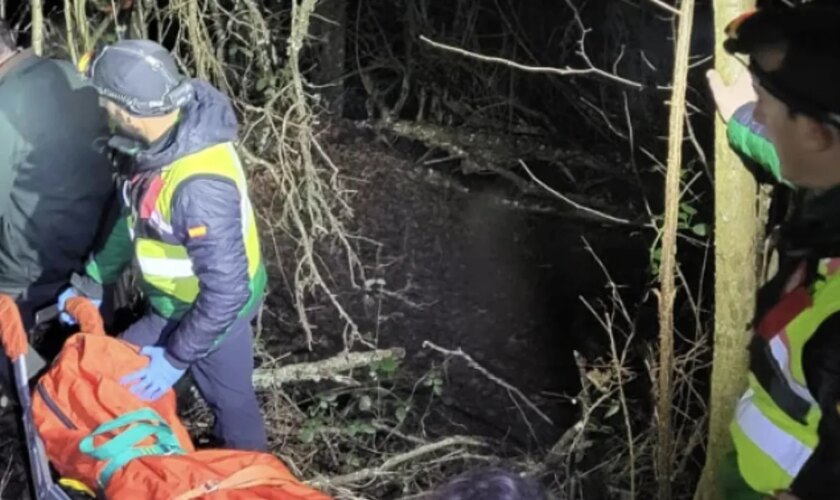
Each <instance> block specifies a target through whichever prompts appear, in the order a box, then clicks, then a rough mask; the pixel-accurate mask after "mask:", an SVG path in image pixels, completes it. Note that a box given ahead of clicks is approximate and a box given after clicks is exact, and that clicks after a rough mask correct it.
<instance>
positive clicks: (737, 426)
mask: <svg viewBox="0 0 840 500" xmlns="http://www.w3.org/2000/svg"><path fill="white" fill-rule="evenodd" d="M838 26H840V5H837V4H832V3H831V2H827V1H819V0H818V1H813V2H810V3H803V4H801V5H797V6H794V7H791V6H788V5H784V4H783V3H782V2H775V3H771V4H770V5H766V4H765V5H763V6H762V7H760V8H759V9H758V10H757V11H754V12H753V13H748V14H745V15H744V16H741V17H739V18H738V19H736V20H735V21H733V23H732V24H730V26H729V27H728V28H727V35H728V37H729V38H728V40H727V41H726V42H725V47H726V49H727V50H728V51H729V52H730V53H734V54H746V55H748V56H749V66H748V67H749V72H748V75H749V76H751V79H752V83H753V85H752V86H751V85H750V78H749V77H748V78H746V79H741V80H740V81H739V82H737V83H736V84H734V85H733V86H731V87H729V86H726V85H724V84H723V82H722V81H721V79H720V76H719V75H717V74H716V73H711V74H710V75H709V80H710V83H711V87H712V91H713V94H714V96H715V100H716V102H717V104H718V108H719V110H720V111H721V114H722V115H723V117H724V119H728V132H729V138H730V142H731V144H732V146H733V147H734V149H735V150H736V151H737V152H738V153H740V154H741V155H742V156H743V157H744V158H745V159H746V160H748V162H749V163H750V164H752V165H754V166H758V167H762V168H759V169H758V170H757V173H759V174H760V175H759V178H760V180H769V181H772V182H775V183H777V184H778V187H777V188H776V190H777V192H778V193H780V195H781V197H784V196H785V195H784V194H783V193H784V192H785V191H787V194H788V195H789V196H790V197H792V203H791V205H790V209H789V210H786V211H779V210H777V213H779V214H780V215H781V216H782V217H781V218H782V219H783V220H782V221H781V223H780V225H779V226H778V227H777V229H776V230H775V231H773V233H772V234H774V237H775V239H776V240H777V242H778V243H777V245H776V251H777V253H778V257H779V265H778V272H777V274H776V275H775V276H774V277H773V279H771V280H770V281H769V282H768V283H767V284H766V285H764V286H763V287H762V289H761V290H760V291H759V294H758V300H757V304H756V313H755V320H754V322H753V328H754V334H753V336H752V339H751V342H750V346H749V355H750V374H749V388H748V390H747V391H746V393H745V394H744V395H743V397H742V398H741V400H740V402H739V403H738V407H737V411H736V415H735V419H734V422H733V423H732V426H731V435H732V440H733V443H734V452H732V453H731V454H730V455H729V456H728V457H727V459H726V460H725V463H724V468H723V470H721V471H720V475H719V477H720V478H721V483H722V484H721V487H722V490H723V492H722V498H726V499H742V500H750V499H755V500H759V499H763V498H767V497H768V495H769V496H770V497H772V498H777V499H796V498H799V499H801V500H813V499H830V498H838V496H839V495H840V493H838V492H840V31H839V30H838V29H837V27H838ZM785 186H792V190H789V189H788V188H787V187H785ZM781 197H780V199H781ZM784 212H787V213H784ZM745 257H749V256H745Z"/></svg>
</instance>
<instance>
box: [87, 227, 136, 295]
mask: <svg viewBox="0 0 840 500" xmlns="http://www.w3.org/2000/svg"><path fill="white" fill-rule="evenodd" d="M133 257H134V245H133V244H132V242H131V237H130V235H129V233H128V217H122V216H121V217H120V218H119V219H118V220H117V222H116V223H115V224H114V228H113V229H112V230H111V234H110V235H109V236H108V239H107V240H106V241H105V244H104V245H103V246H102V249H101V250H99V251H98V252H97V253H96V254H94V255H93V256H91V258H90V260H89V261H88V264H87V267H86V268H85V273H86V274H87V275H88V277H90V278H91V279H92V280H94V281H95V282H97V283H99V284H101V285H110V284H112V283H114V282H116V281H117V280H118V279H119V277H120V275H122V272H123V271H124V270H125V268H126V267H127V266H128V265H129V264H130V263H131V259H132V258H133Z"/></svg>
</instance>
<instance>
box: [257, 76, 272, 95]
mask: <svg viewBox="0 0 840 500" xmlns="http://www.w3.org/2000/svg"><path fill="white" fill-rule="evenodd" d="M269 82H271V77H269V76H263V77H260V79H259V80H257V92H262V91H263V90H265V88H266V87H268V84H269Z"/></svg>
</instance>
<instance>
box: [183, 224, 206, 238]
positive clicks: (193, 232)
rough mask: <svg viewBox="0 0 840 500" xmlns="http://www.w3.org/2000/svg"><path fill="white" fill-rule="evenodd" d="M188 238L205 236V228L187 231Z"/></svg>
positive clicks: (194, 228)
mask: <svg viewBox="0 0 840 500" xmlns="http://www.w3.org/2000/svg"><path fill="white" fill-rule="evenodd" d="M187 234H189V235H190V238H201V237H203V236H207V226H195V227H191V228H189V229H187Z"/></svg>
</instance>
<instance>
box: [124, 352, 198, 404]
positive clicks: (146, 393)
mask: <svg viewBox="0 0 840 500" xmlns="http://www.w3.org/2000/svg"><path fill="white" fill-rule="evenodd" d="M165 353H166V350H165V349H164V348H163V347H153V346H146V347H144V348H143V349H141V350H140V354H143V355H144V356H148V357H149V366H147V367H146V368H143V369H142V370H138V371H136V372H134V373H130V374H128V375H126V376H125V377H123V378H122V379H120V383H121V384H122V385H125V386H129V387H131V392H132V393H134V395H135V396H137V397H139V398H140V399H142V400H144V401H157V400H158V399H159V398H160V397H161V396H163V395H164V394H166V391H168V390H169V389H170V388H171V387H172V386H173V385H175V382H177V381H178V379H180V378H181V376H182V375H183V374H184V372H185V371H186V370H183V369H180V368H175V367H174V366H172V363H170V362H169V360H168V359H166V354H165Z"/></svg>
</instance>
